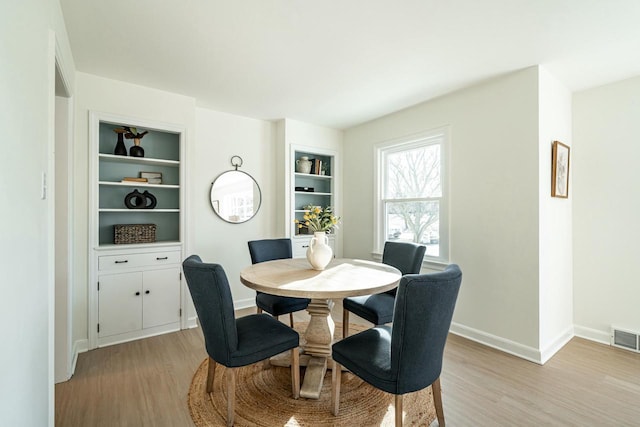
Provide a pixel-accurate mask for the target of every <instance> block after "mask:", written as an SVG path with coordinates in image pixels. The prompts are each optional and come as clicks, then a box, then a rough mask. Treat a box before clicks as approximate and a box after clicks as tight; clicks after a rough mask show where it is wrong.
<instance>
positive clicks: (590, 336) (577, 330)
mask: <svg viewBox="0 0 640 427" xmlns="http://www.w3.org/2000/svg"><path fill="white" fill-rule="evenodd" d="M573 330H574V334H575V336H577V337H580V338H584V339H586V340H589V341H595V342H597V343H600V344H606V345H611V332H610V331H599V330H597V329H592V328H587V327H585V326H574V327H573Z"/></svg>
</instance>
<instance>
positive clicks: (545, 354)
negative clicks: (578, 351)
mask: <svg viewBox="0 0 640 427" xmlns="http://www.w3.org/2000/svg"><path fill="white" fill-rule="evenodd" d="M574 336H575V333H574V327H573V325H571V326H569V327H568V328H567V329H566V330H565V331H564V332H562V333H561V334H560V335H559V336H558V337H556V339H555V340H554V341H552V342H551V344H549V345H548V346H547V347H546V348H545V349H544V350H542V351H541V352H540V355H541V362H542V364H543V365H544V364H545V363H547V361H548V360H549V359H551V358H552V357H553V356H554V355H555V354H556V353H557V352H558V351H560V349H561V348H562V347H564V346H565V345H566V344H567V343H568V342H569V341H571V338H573V337H574Z"/></svg>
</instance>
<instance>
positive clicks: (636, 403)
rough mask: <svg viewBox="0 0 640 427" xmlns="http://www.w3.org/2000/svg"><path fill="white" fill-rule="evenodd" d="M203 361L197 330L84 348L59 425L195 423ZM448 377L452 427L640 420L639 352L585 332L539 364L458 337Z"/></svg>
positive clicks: (59, 395) (59, 389) (60, 396)
mask: <svg viewBox="0 0 640 427" xmlns="http://www.w3.org/2000/svg"><path fill="white" fill-rule="evenodd" d="M253 312H254V310H251V309H247V310H241V311H240V312H238V313H237V315H238V316H242V315H246V314H250V313H253ZM333 315H334V318H335V320H336V321H341V317H342V307H341V306H340V304H336V307H334V309H333ZM350 317H351V321H352V322H361V323H364V321H361V320H359V319H358V318H357V316H354V315H352V316H350ZM307 319H308V315H307V314H306V313H298V314H296V320H297V321H300V320H307ZM281 320H282V321H283V322H285V323H287V322H288V318H287V317H286V316H282V317H281ZM338 333H340V331H338ZM205 357H206V353H205V350H204V343H203V338H202V332H201V330H200V329H199V328H197V329H191V330H186V331H180V332H176V333H172V334H167V335H161V336H157V337H153V338H147V339H144V340H138V341H133V342H130V343H125V344H119V345H114V346H110V347H105V348H100V349H96V350H92V351H89V352H86V353H83V354H81V355H80V356H79V358H78V363H77V367H76V373H75V375H74V376H73V378H71V380H69V381H67V382H65V383H61V384H58V385H56V388H55V394H56V398H55V402H56V408H55V412H56V414H55V415H56V416H55V419H56V426H65V427H66V426H68V427H75V426H83V427H85V426H110V427H111V426H136V427H137V426H154V427H156V426H157V427H162V426H167V427H169V426H171V427H180V426H192V425H193V423H192V422H191V417H190V416H189V409H188V407H187V392H188V389H189V384H190V383H191V378H192V376H193V373H194V372H195V370H196V368H197V367H198V365H199V364H200V362H201V361H202V360H203V359H204V358H205ZM441 382H442V396H443V403H444V413H445V417H446V420H447V425H448V426H453V427H456V426H616V427H620V426H640V354H636V353H631V352H628V351H625V350H620V349H616V348H612V347H609V346H605V345H601V344H596V343H593V342H589V341H586V340H583V339H579V338H574V339H573V340H571V342H570V343H569V344H567V345H566V346H565V347H564V348H563V349H562V350H560V352H559V353H558V354H556V355H555V356H554V357H553V358H552V359H551V360H550V361H549V362H547V363H546V364H545V365H544V366H539V365H536V364H534V363H531V362H527V361H525V360H522V359H519V358H517V357H515V356H511V355H508V354H505V353H502V352H500V351H497V350H493V349H491V348H488V347H485V346H483V345H480V344H477V343H474V342H472V341H469V340H466V339H464V338H461V337H457V336H454V335H451V336H450V337H449V340H448V342H447V347H446V350H445V360H444V366H443V373H442V377H441ZM435 424H437V423H435ZM354 425H358V424H357V420H354Z"/></svg>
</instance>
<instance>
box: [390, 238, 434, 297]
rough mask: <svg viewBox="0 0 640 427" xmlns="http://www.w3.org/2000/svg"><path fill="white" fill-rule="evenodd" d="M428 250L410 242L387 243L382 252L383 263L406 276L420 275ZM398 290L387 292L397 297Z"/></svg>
mask: <svg viewBox="0 0 640 427" xmlns="http://www.w3.org/2000/svg"><path fill="white" fill-rule="evenodd" d="M426 250H427V248H426V247H425V246H423V245H417V244H415V243H410V242H385V243H384V250H383V252H382V262H383V263H384V264H387V265H390V266H392V267H395V268H397V269H398V270H400V272H401V273H402V274H403V275H405V274H418V273H420V268H421V267H422V259H423V258H424V252H425V251H426ZM396 291H397V289H391V290H390V291H387V292H386V293H388V294H389V295H395V294H396Z"/></svg>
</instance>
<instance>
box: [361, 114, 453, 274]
mask: <svg viewBox="0 0 640 427" xmlns="http://www.w3.org/2000/svg"><path fill="white" fill-rule="evenodd" d="M433 138H438V139H442V145H441V153H440V155H441V163H440V167H441V170H440V173H441V176H442V198H441V203H440V226H439V233H440V256H438V257H432V256H426V255H425V258H424V261H423V263H422V265H423V268H427V269H432V270H442V269H444V267H445V266H446V265H448V264H449V260H450V258H451V257H450V236H451V233H450V224H451V222H450V214H449V212H450V209H449V203H450V190H449V189H450V185H449V183H450V180H451V175H450V173H449V152H450V146H451V138H450V129H449V126H442V127H438V128H434V129H429V130H426V131H422V132H418V133H415V134H411V135H407V136H403V137H399V138H394V139H391V140H387V141H383V142H380V143H378V144H375V145H374V147H373V159H374V167H373V173H374V183H375V188H374V198H373V227H374V229H373V250H372V256H373V258H374V259H376V260H381V257H382V251H383V245H384V241H385V239H383V235H382V231H383V229H384V215H383V213H382V210H383V206H384V204H383V202H382V195H383V191H384V190H383V187H384V183H383V174H382V173H381V172H382V168H383V166H384V165H383V164H382V162H383V158H384V156H383V155H382V153H383V152H384V151H388V150H389V148H390V147H394V148H398V150H401V149H406V148H409V147H411V146H412V145H416V144H420V143H421V142H422V141H424V140H426V139H433Z"/></svg>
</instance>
